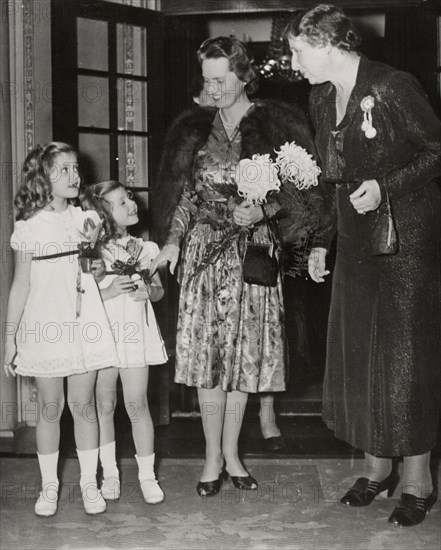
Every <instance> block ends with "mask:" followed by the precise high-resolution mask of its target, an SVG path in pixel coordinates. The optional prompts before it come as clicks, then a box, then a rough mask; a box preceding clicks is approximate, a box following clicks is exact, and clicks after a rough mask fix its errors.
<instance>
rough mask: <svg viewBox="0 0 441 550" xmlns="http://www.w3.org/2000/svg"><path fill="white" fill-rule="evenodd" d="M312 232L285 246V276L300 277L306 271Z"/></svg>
mask: <svg viewBox="0 0 441 550" xmlns="http://www.w3.org/2000/svg"><path fill="white" fill-rule="evenodd" d="M312 240H313V233H307V234H305V235H303V237H302V238H301V239H299V240H298V241H296V242H295V243H293V244H290V245H289V246H287V247H285V255H286V258H285V276H288V277H293V278H295V277H300V276H302V275H304V274H305V273H307V271H308V258H309V253H310V252H311V248H312Z"/></svg>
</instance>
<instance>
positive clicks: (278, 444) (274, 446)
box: [263, 435, 286, 453]
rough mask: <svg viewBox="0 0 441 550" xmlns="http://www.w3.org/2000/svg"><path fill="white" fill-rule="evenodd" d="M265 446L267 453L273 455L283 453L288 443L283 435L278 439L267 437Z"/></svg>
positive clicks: (264, 442)
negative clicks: (276, 452) (278, 452)
mask: <svg viewBox="0 0 441 550" xmlns="http://www.w3.org/2000/svg"><path fill="white" fill-rule="evenodd" d="M263 446H264V448H265V451H267V452H269V453H273V452H275V451H281V450H282V449H285V447H286V441H285V438H284V437H283V435H279V436H277V437H267V438H266V439H264V440H263Z"/></svg>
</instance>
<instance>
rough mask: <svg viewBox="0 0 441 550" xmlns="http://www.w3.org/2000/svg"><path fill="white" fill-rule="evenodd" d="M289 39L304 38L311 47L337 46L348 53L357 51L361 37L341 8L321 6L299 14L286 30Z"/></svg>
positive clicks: (330, 5) (329, 5)
mask: <svg viewBox="0 0 441 550" xmlns="http://www.w3.org/2000/svg"><path fill="white" fill-rule="evenodd" d="M284 34H285V36H286V37H287V38H290V37H298V36H303V37H305V38H306V40H307V42H308V43H309V44H311V46H327V45H328V44H331V46H335V47H336V48H339V49H340V50H343V51H346V52H352V51H356V50H357V48H358V46H359V45H360V44H361V35H360V32H359V31H358V29H357V28H356V27H355V26H354V24H353V23H352V21H351V19H350V18H349V17H348V16H347V15H346V14H345V13H344V11H343V10H342V9H341V8H338V7H337V6H334V5H332V4H319V5H318V6H315V7H314V8H312V9H311V10H308V11H307V12H303V13H301V14H298V15H297V16H296V17H295V18H294V19H293V20H292V21H291V22H290V23H289V24H288V26H287V27H286V28H285V32H284Z"/></svg>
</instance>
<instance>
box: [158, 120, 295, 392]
mask: <svg viewBox="0 0 441 550" xmlns="http://www.w3.org/2000/svg"><path fill="white" fill-rule="evenodd" d="M240 153H241V135H240V131H239V130H238V129H236V130H235V131H234V133H233V135H232V137H231V139H228V136H227V134H226V132H225V129H224V127H223V124H222V122H221V120H220V117H219V114H216V116H215V118H214V121H213V128H212V131H211V133H210V135H209V138H208V141H207V142H206V144H205V145H204V146H203V147H202V149H201V150H200V151H199V153H198V156H197V158H196V162H195V173H194V181H193V182H186V184H185V188H184V192H183V195H182V197H181V200H180V202H179V205H178V207H177V208H176V211H175V213H174V216H173V221H172V225H171V229H170V234H169V237H168V240H167V243H168V244H176V245H178V246H180V247H181V260H180V267H179V281H180V287H181V288H180V299H179V314H178V327H177V336H176V338H177V343H176V375H175V381H176V382H178V383H182V384H186V385H187V386H195V387H199V388H214V387H216V386H218V385H219V386H220V387H221V388H222V389H223V390H224V391H231V390H239V391H243V392H275V391H284V390H285V348H284V311H283V299H282V283H281V278H280V276H279V280H278V284H277V286H275V287H263V286H257V285H248V284H246V283H244V282H243V275H242V259H243V254H244V236H243V233H242V234H241V235H239V233H238V232H235V234H234V236H233V237H232V238H230V239H229V238H228V235H229V234H230V235H231V231H232V230H235V229H236V228H237V226H236V225H235V223H234V222H233V218H232V210H233V208H234V205H235V204H237V203H238V202H241V199H239V198H237V194H236V190H237V187H236V184H235V181H234V179H235V178H234V173H235V168H236V166H237V164H238V162H239V159H240ZM253 238H254V239H255V241H257V242H266V243H268V242H270V236H269V234H268V229H267V227H266V226H265V224H259V225H258V226H257V227H256V229H255V233H254V237H253ZM222 240H224V242H227V243H228V246H226V247H224V250H223V251H222V252H221V254H220V255H219V257H218V258H217V259H216V260H215V261H213V262H212V263H211V265H208V266H206V267H204V268H203V269H200V270H197V267H198V266H200V264H201V262H202V260H203V258H204V254H205V252H206V250H207V245H210V243H214V242H220V241H222Z"/></svg>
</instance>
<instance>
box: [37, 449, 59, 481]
mask: <svg viewBox="0 0 441 550" xmlns="http://www.w3.org/2000/svg"><path fill="white" fill-rule="evenodd" d="M58 455H59V451H57V452H56V453H51V454H47V455H46V454H45V455H43V454H40V453H37V457H38V464H39V466H40V472H41V486H42V489H45V488H47V487H49V486H51V485H53V486H54V488H55V486H58V474H57V466H58Z"/></svg>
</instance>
